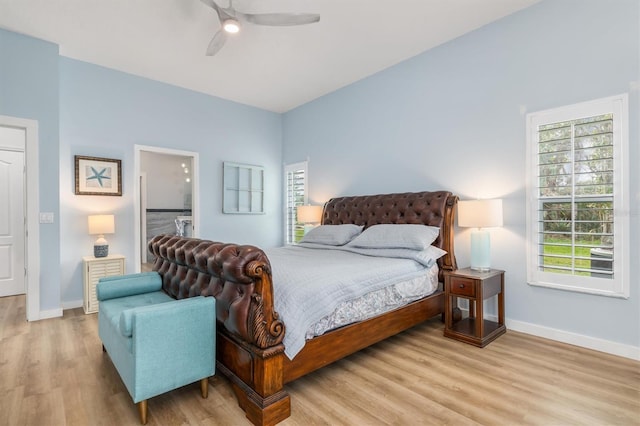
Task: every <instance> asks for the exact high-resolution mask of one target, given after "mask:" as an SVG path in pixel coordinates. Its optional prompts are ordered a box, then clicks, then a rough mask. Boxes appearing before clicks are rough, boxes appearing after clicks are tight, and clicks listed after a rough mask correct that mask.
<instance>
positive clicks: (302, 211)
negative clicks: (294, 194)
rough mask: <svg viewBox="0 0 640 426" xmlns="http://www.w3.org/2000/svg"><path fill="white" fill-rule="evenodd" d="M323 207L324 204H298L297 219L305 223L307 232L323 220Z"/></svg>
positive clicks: (305, 231)
mask: <svg viewBox="0 0 640 426" xmlns="http://www.w3.org/2000/svg"><path fill="white" fill-rule="evenodd" d="M322 209H323V207H322V206H308V205H307V206H298V208H297V219H298V222H299V223H303V224H304V233H305V234H306V233H307V232H309V230H311V229H312V228H314V227H315V226H317V225H318V224H319V223H320V221H321V220H322Z"/></svg>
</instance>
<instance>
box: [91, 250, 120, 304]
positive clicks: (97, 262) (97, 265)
mask: <svg viewBox="0 0 640 426" xmlns="http://www.w3.org/2000/svg"><path fill="white" fill-rule="evenodd" d="M82 263H83V268H82V270H83V274H82V275H83V279H84V303H83V308H84V313H85V314H92V313H95V312H98V304H99V303H98V296H97V294H96V286H97V285H98V280H99V279H100V278H102V277H110V276H113V275H124V256H122V255H119V254H113V255H109V256H107V257H93V256H85V257H83V258H82Z"/></svg>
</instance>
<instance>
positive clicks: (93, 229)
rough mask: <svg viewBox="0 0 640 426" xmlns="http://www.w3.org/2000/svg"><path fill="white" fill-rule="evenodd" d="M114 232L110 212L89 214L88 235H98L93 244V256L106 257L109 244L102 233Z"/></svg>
mask: <svg viewBox="0 0 640 426" xmlns="http://www.w3.org/2000/svg"><path fill="white" fill-rule="evenodd" d="M114 232H115V224H114V219H113V215H112V214H98V215H91V216H89V235H98V239H97V240H96V242H95V243H94V244H93V255H94V256H95V257H107V255H108V254H109V244H108V243H107V240H106V239H105V238H104V234H113V233H114Z"/></svg>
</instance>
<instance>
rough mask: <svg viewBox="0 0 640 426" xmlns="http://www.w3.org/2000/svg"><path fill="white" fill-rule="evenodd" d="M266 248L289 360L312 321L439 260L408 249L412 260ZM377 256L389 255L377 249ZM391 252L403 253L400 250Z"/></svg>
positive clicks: (415, 274) (423, 270) (419, 273)
mask: <svg viewBox="0 0 640 426" xmlns="http://www.w3.org/2000/svg"><path fill="white" fill-rule="evenodd" d="M265 252H266V254H267V256H268V258H269V261H270V263H271V270H272V275H273V283H274V289H273V291H274V299H275V300H274V304H275V309H276V311H277V312H278V313H279V314H280V318H281V319H282V321H283V322H284V324H285V326H286V332H285V337H284V345H285V354H286V355H287V357H289V359H293V357H295V355H296V354H297V353H298V352H299V351H300V350H301V349H302V348H303V347H304V343H305V337H306V332H307V330H308V329H309V328H310V327H311V326H312V324H315V323H317V322H318V321H320V320H321V319H322V318H323V317H326V316H327V315H329V314H331V313H332V312H333V311H334V310H335V309H336V308H337V307H338V306H339V305H340V304H341V303H343V302H347V301H349V300H352V299H355V298H358V297H361V296H363V295H365V294H367V293H370V292H373V291H377V290H380V289H382V288H384V287H387V286H390V285H395V284H398V283H401V282H407V281H410V280H412V279H414V278H417V277H419V276H423V275H425V274H426V269H427V266H426V265H425V264H426V263H430V264H433V263H434V262H425V261H423V259H422V258H419V259H416V258H415V254H412V253H409V252H407V255H408V256H410V257H411V258H409V259H406V258H400V257H377V256H373V255H371V254H370V255H362V254H358V253H352V252H347V251H343V250H326V249H322V248H309V247H300V246H287V247H279V248H272V249H268V250H265ZM376 254H378V255H384V254H385V253H384V250H378V251H376ZM389 254H390V255H394V256H399V255H400V253H398V252H397V251H396V252H394V253H391V252H390V253H389ZM327 265H330V266H331V267H328V266H327Z"/></svg>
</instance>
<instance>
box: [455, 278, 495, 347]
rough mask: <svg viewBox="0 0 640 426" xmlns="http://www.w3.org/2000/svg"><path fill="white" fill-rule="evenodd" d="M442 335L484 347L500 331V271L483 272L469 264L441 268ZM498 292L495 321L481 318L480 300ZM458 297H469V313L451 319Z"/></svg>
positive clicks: (482, 314)
mask: <svg viewBox="0 0 640 426" xmlns="http://www.w3.org/2000/svg"><path fill="white" fill-rule="evenodd" d="M444 292H445V302H444V310H445V324H444V335H445V336H446V337H451V338H453V339H457V340H460V341H463V342H466V343H470V344H472V345H475V346H479V347H481V348H482V347H484V346H486V345H487V344H489V343H490V342H492V341H493V340H495V339H496V338H497V337H498V336H500V335H502V334H504V333H505V332H506V331H507V328H506V327H505V325H504V271H500V270H497V269H491V270H490V271H487V272H480V271H474V270H472V269H471V268H465V269H458V270H456V271H453V272H445V275H444ZM494 296H498V322H495V321H490V320H486V319H484V310H483V306H482V304H483V301H484V300H485V299H488V298H490V297H494ZM458 297H462V298H465V299H467V300H469V317H468V318H464V319H462V320H460V321H457V322H454V320H453V310H454V308H456V307H457V306H458V303H457V301H458Z"/></svg>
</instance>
